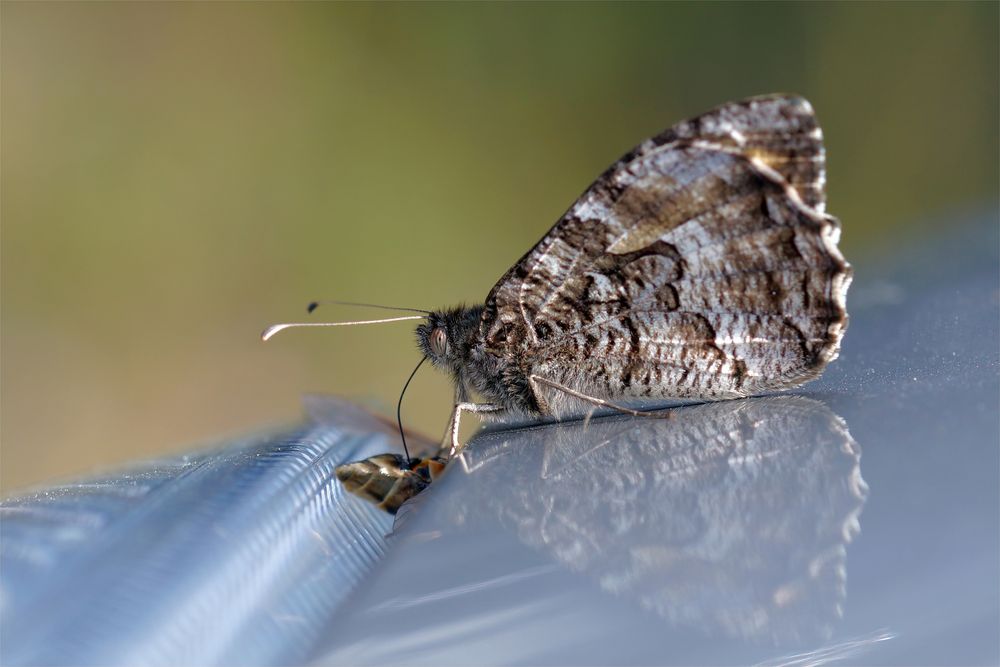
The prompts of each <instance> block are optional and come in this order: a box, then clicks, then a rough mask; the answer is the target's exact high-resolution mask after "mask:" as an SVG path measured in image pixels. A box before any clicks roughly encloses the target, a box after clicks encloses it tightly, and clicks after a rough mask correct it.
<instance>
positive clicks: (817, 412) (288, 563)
mask: <svg viewBox="0 0 1000 667" xmlns="http://www.w3.org/2000/svg"><path fill="white" fill-rule="evenodd" d="M998 246H1000V238H998V224H997V219H996V215H995V214H991V215H984V216H980V217H979V219H978V220H973V221H970V222H963V223H958V222H956V223H955V224H954V225H953V226H951V227H949V228H948V229H947V231H946V232H945V233H942V234H939V235H938V236H936V237H925V240H924V241H919V240H917V241H914V242H912V243H908V244H905V245H903V246H901V247H899V248H896V249H895V250H894V251H893V252H892V253H891V254H890V255H888V256H886V257H885V258H868V260H867V261H865V260H861V261H857V263H856V278H855V282H854V286H853V287H852V290H851V292H850V295H849V306H850V313H851V325H850V329H849V331H848V333H847V336H846V338H845V340H844V346H843V351H842V354H841V358H840V359H839V360H838V361H837V362H835V363H834V364H833V365H831V366H830V368H829V369H828V370H827V373H826V374H825V375H824V377H823V378H822V379H821V380H819V381H818V382H815V383H813V384H810V385H808V386H807V387H806V388H805V390H804V391H799V392H794V393H792V394H784V395H780V396H772V397H762V398H755V399H749V400H743V401H729V402H722V403H713V404H704V405H691V406H684V407H679V408H676V409H674V410H673V411H672V412H673V417H672V418H671V419H669V420H645V419H632V418H622V417H618V416H610V417H601V418H596V419H593V420H590V421H587V422H582V421H580V422H567V423H564V424H550V425H536V426H527V427H523V428H518V429H506V430H499V429H498V430H492V431H488V432H484V433H482V434H481V435H479V436H478V437H476V438H475V439H474V440H473V441H472V442H471V443H470V445H469V447H468V448H467V450H466V452H465V454H464V455H463V458H462V461H461V463H460V464H458V465H452V466H451V467H450V468H449V470H448V472H447V474H446V475H445V476H444V477H443V478H442V479H441V480H440V481H438V482H435V483H434V485H433V486H432V487H431V488H430V489H429V490H428V491H426V492H425V493H423V494H422V495H421V496H419V497H417V498H416V499H415V500H414V501H413V502H411V503H410V504H408V505H406V506H404V508H403V509H402V510H401V512H400V515H399V517H398V519H397V521H396V526H395V531H394V533H393V535H392V536H391V537H390V539H389V540H388V541H386V540H385V539H384V537H383V535H384V534H385V533H387V532H388V531H389V530H390V527H391V526H392V521H391V519H390V517H388V516H387V515H384V514H382V513H380V512H378V511H376V510H374V508H372V507H370V506H368V505H366V504H364V503H363V502H362V501H360V500H357V499H355V498H353V497H345V495H344V493H343V491H342V489H341V487H340V486H339V484H338V483H337V482H336V480H335V477H334V476H333V470H334V467H335V466H336V465H337V464H339V463H342V462H344V461H346V460H354V459H358V458H364V457H367V456H370V455H372V454H376V453H380V452H382V451H389V450H394V449H395V447H396V440H397V437H396V435H395V434H394V432H393V430H392V428H391V426H388V427H387V426H386V425H385V424H384V423H383V422H380V421H378V420H376V419H373V418H371V417H369V416H367V415H366V414H365V413H363V412H361V411H359V410H357V409H355V408H353V407H352V406H351V405H350V404H346V403H343V402H329V401H312V402H311V403H310V404H309V406H308V407H309V412H310V414H311V415H312V419H311V421H309V423H307V424H306V425H304V426H301V427H298V428H296V429H292V430H289V431H286V432H281V433H277V434H272V435H261V436H259V437H256V438H252V439H244V440H239V441H234V442H232V443H229V444H228V445H226V446H225V447H222V448H220V449H216V450H209V451H205V452H201V453H198V454H193V455H191V456H189V457H183V458H179V459H176V460H169V461H160V462H154V463H151V464H147V465H144V466H139V467H137V468H135V469H133V470H132V471H130V472H126V473H121V474H117V475H108V476H106V477H104V478H101V479H92V480H88V481H86V482H83V483H76V484H65V485H61V486H58V487H53V488H49V489H46V490H41V491H38V492H36V493H32V494H26V495H23V496H19V497H16V498H10V499H7V500H5V501H4V502H3V504H2V505H0V518H2V524H0V530H2V541H0V633H2V636H0V662H2V663H3V664H114V665H132V664H135V665H140V664H144V665H145V664H148V665H161V664H162V665H166V664H199V665H210V664H222V665H228V664H300V663H306V662H311V663H314V664H335V665H343V664H379V665H381V664H468V663H476V664H538V665H564V664H752V663H758V664H766V665H819V664H824V663H828V662H832V661H837V660H840V661H845V662H850V663H855V664H856V663H863V664H899V665H913V664H997V663H998V662H1000V648H998V630H997V628H998V624H1000V593H998V591H1000V577H998V553H1000V540H998V530H1000V529H998V526H1000V492H998V486H1000V485H998V478H1000V455H998V450H1000V443H998V438H1000V410H998V407H1000V349H998V345H1000V330H998V329H1000V281H998V275H1000V270H998V266H1000V258H998ZM442 409H446V408H445V407H444V406H442Z"/></svg>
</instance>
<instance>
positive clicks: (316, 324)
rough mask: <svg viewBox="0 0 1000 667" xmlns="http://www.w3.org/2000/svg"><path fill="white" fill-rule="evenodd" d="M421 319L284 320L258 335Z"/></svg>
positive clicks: (266, 336) (420, 316) (414, 317)
mask: <svg viewBox="0 0 1000 667" xmlns="http://www.w3.org/2000/svg"><path fill="white" fill-rule="evenodd" d="M423 319H426V318H424V316H423V315H407V316H405V317H389V318H386V319H384V320H357V321H355V322H285V323H284V324H272V325H271V326H269V327H268V328H266V329H264V332H263V333H262V334H261V335H260V337H261V340H267V339H269V338H270V337H271V336H273V335H274V334H276V333H278V332H279V331H282V330H284V329H291V328H294V327H351V326H354V325H356V324H382V323H383V322H403V321H405V320H423Z"/></svg>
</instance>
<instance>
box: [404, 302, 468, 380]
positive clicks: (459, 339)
mask: <svg viewBox="0 0 1000 667" xmlns="http://www.w3.org/2000/svg"><path fill="white" fill-rule="evenodd" d="M481 310H482V309H481V308H462V307H459V308H454V309H451V310H443V311H438V312H435V313H430V314H429V315H428V316H427V321H426V322H424V323H423V324H421V325H420V326H418V327H417V345H418V346H419V347H420V351H421V352H423V353H424V356H425V357H427V358H428V359H430V361H431V363H432V364H434V365H435V366H444V367H450V366H454V365H455V364H456V363H459V362H460V361H461V359H462V358H463V356H464V352H465V350H467V348H468V346H469V343H470V336H473V335H474V334H475V332H476V331H477V330H478V326H479V313H480V311H481Z"/></svg>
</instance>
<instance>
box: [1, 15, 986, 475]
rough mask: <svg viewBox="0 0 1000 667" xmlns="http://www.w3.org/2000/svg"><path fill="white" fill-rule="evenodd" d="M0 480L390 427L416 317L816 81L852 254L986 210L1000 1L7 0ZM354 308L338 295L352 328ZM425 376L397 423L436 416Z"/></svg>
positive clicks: (873, 251)
mask: <svg viewBox="0 0 1000 667" xmlns="http://www.w3.org/2000/svg"><path fill="white" fill-rule="evenodd" d="M0 19H2V20H0V189H2V199H0V217H2V228H0V233H2V237H0V249H2V319H0V327H2V329H0V333H2V347H0V354H2V358H0V362H2V378H0V380H2V385H0V392H2V393H0V459H2V461H0V488H2V490H3V491H4V492H5V493H7V492H11V491H13V490H16V489H18V488H21V487H23V486H25V485H29V484H32V483H35V482H39V481H42V480H46V479H49V478H52V477H58V476H65V475H71V474H78V473H84V472H87V471H90V470H93V469H94V468H95V467H101V466H108V465H115V464H118V463H121V462H124V461H128V460H131V459H141V458H149V457H151V456H156V455H159V454H162V453H166V452H171V451H181V450H185V449H190V448H191V447H193V446H195V445H197V444H198V443H200V442H206V441H211V440H214V439H217V438H220V437H223V436H225V435H228V434H236V433H246V432H252V431H254V430H256V429H260V428H263V427H267V426H269V425H273V424H278V423H283V422H291V421H294V420H296V419H298V418H299V399H300V396H301V394H303V393H305V392H328V393H337V394H340V395H345V396H350V397H352V398H354V399H356V400H359V401H361V402H362V403H365V404H366V405H369V406H371V407H372V408H373V409H375V410H377V411H379V412H382V413H384V414H386V415H391V414H392V413H393V411H394V405H395V400H396V398H397V396H398V393H399V390H400V388H401V387H402V383H403V381H404V380H405V379H406V376H407V374H408V373H409V372H410V370H411V369H412V367H413V366H414V364H415V363H416V361H417V359H418V354H417V352H416V350H415V348H414V345H413V335H412V327H411V326H410V325H411V324H412V323H402V324H387V325H382V326H378V327H366V328H360V327H359V328H355V329H337V330H324V331H317V330H300V331H292V332H288V333H284V334H282V335H280V336H279V337H277V338H276V339H275V340H274V341H272V342H270V343H268V344H262V343H261V342H260V340H259V333H260V331H261V330H262V329H263V327H264V326H265V325H267V324H269V323H272V322H276V321H288V320H298V319H301V318H303V317H304V316H305V313H304V309H305V305H306V303H308V302H309V301H310V300H312V299H316V298H339V299H347V300H361V301H374V302H380V303H387V304H392V305H404V306H411V307H417V308H435V307H439V306H444V305H451V304H455V303H457V302H462V301H465V302H477V301H481V300H482V299H483V298H484V297H485V295H486V293H487V292H488V290H489V289H490V287H491V286H492V285H493V283H494V282H495V281H496V279H497V278H499V276H500V275H501V274H502V273H503V272H504V270H506V269H507V268H508V266H510V264H512V263H513V262H514V261H515V260H517V258H518V257H520V256H521V254H522V253H523V252H525V251H526V250H527V249H528V248H529V247H530V246H531V245H532V244H533V243H534V242H535V241H536V240H537V239H538V238H539V237H541V235H542V234H543V233H544V232H545V231H546V230H547V229H548V227H549V226H550V224H551V223H552V222H553V221H554V220H555V219H556V218H557V217H558V216H559V215H560V214H561V213H562V212H563V211H564V210H565V209H566V208H567V207H568V206H569V205H570V204H571V203H572V201H573V199H574V198H575V197H576V196H577V195H578V194H579V193H580V192H581V191H582V190H583V189H584V188H585V187H586V186H587V185H588V184H589V183H590V182H591V180H592V179H593V178H594V177H595V176H596V175H597V174H599V173H600V172H601V171H602V170H603V169H604V168H605V167H606V166H607V165H608V164H610V163H611V162H612V161H613V160H615V159H616V158H617V157H618V156H619V155H620V154H622V153H624V152H625V151H626V150H628V149H629V148H630V147H631V146H633V145H634V144H636V143H638V142H639V141H640V140H642V139H643V138H645V137H646V136H648V135H651V134H654V133H656V132H658V131H660V130H661V129H663V128H664V127H666V126H668V125H670V124H672V123H674V122H676V121H678V120H681V119H683V118H685V117H687V116H690V115H693V114H696V113H698V112H701V111H703V110H706V109H707V108H710V107H712V106H714V105H716V104H719V103H722V102H724V101H727V100H731V99H737V98H741V97H745V96H748V95H754V94H761V93H767V92H776V91H794V92H798V93H801V94H804V95H805V96H807V97H808V98H809V99H810V100H811V101H812V102H813V104H814V106H815V108H816V109H817V112H818V114H819V116H820V121H821V122H822V124H823V127H824V130H825V134H826V138H827V148H828V156H829V195H830V211H831V212H832V213H834V214H836V215H838V216H839V217H841V219H842V220H843V224H844V239H843V243H842V247H843V249H844V251H845V254H847V256H848V258H851V257H852V256H857V255H859V254H860V255H867V256H869V257H878V255H879V253H881V252H887V251H888V250H889V249H890V248H891V247H892V245H893V244H894V243H896V242H897V240H898V239H899V237H900V235H905V234H907V233H908V231H910V230H911V229H912V227H913V223H914V222H915V221H920V220H928V219H933V218H934V217H935V216H936V215H937V214H939V213H940V212H942V211H946V210H953V209H955V208H961V207H968V206H976V205H981V204H983V203H991V202H995V200H996V196H997V183H998V167H997V155H998V131H997V117H998V92H997V88H998V83H997V82H998V79H1000V71H998V62H1000V57H998V56H1000V54H998V42H1000V39H998V29H997V26H998V5H997V3H941V4H939V3H917V4H906V3H891V4H869V3H864V4H862V3H844V4H832V5H825V4H757V3H754V4H719V3H711V4H697V5H695V4H677V3H667V4H591V3H588V4H563V3H559V4H384V3H377V4H319V3H289V4H285V3H279V4H267V3H253V4H250V3H207V4H200V3H198V4H196V3H163V4H151V3H21V2H4V3H2V4H0ZM371 314H372V313H370V312H367V311H354V310H341V309H329V310H327V311H326V312H322V311H318V312H317V313H316V314H315V316H314V317H316V318H317V319H319V318H327V319H349V318H357V317H361V316H367V315H371ZM450 405H451V395H450V389H449V388H448V383H447V381H446V379H445V378H444V377H442V376H440V375H438V374H436V373H434V372H433V371H430V370H426V371H421V374H420V375H418V376H417V379H416V380H415V381H414V385H413V386H411V389H410V392H409V394H408V396H407V400H406V403H405V404H404V416H405V420H406V422H407V424H408V425H410V426H413V427H415V428H417V429H420V430H424V431H427V432H429V433H431V434H433V435H434V436H436V435H437V434H438V433H440V431H441V429H443V427H444V424H445V421H446V420H447V417H448V413H449V408H450Z"/></svg>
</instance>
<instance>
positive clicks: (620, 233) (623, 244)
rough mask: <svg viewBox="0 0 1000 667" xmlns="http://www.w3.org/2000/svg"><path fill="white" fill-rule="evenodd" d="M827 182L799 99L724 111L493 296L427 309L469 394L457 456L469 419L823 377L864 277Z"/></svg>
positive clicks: (709, 116) (619, 183)
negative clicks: (831, 209)
mask: <svg viewBox="0 0 1000 667" xmlns="http://www.w3.org/2000/svg"><path fill="white" fill-rule="evenodd" d="M825 182H826V171H825V151H824V148H823V134H822V130H821V129H820V127H819V124H818V123H817V121H816V117H815V114H814V112H813V109H812V106H811V105H810V104H809V102H807V101H806V100H805V99H803V98H801V97H797V96H793V95H780V94H779V95H767V96H761V97H754V98H750V99H746V100H742V101H738V102H730V103H727V104H724V105H722V106H720V107H717V108H715V109H713V110H711V111H708V112H706V113H704V114H702V115H700V116H697V117H695V118H692V119H690V120H686V121H683V122H681V123H678V124H677V125H674V126H673V127H671V128H670V129H668V130H666V131H664V132H662V133H660V134H658V135H656V136H655V137H652V138H650V139H647V140H646V141H644V142H642V143H641V144H639V145H638V146H637V147H635V148H634V149H632V150H631V151H629V152H628V153H626V154H625V155H624V156H623V157H622V158H621V159H619V160H618V161H617V162H615V163H614V164H613V165H611V166H610V167H609V168H608V169H607V170H606V171H605V172H604V173H603V174H601V176H600V177H598V179H597V180H596V181H594V183H593V184H592V185H591V186H590V187H589V188H587V190H586V191H585V192H584V193H583V194H582V195H581V196H580V197H579V198H578V199H577V200H576V202H575V203H574V204H573V205H572V206H571V207H570V208H569V210H568V211H566V213H565V214H563V216H562V217H561V218H560V219H559V220H558V221H557V222H556V223H555V225H554V226H553V227H552V228H551V229H550V230H549V231H548V233H547V234H546V235H545V236H544V237H543V238H542V239H541V241H539V242H538V243H537V244H535V246H534V247H533V248H531V250H529V251H528V252H527V253H526V254H525V255H524V256H523V257H522V258H521V259H520V260H518V261H517V262H516V263H515V264H514V265H513V266H512V267H511V268H510V269H509V270H508V271H507V273H505V274H504V275H503V277H501V278H500V280H499V281H498V282H497V283H496V285H494V287H493V289H492V290H490V292H489V294H488V295H487V296H486V299H485V302H484V303H483V304H482V305H476V306H472V307H458V308H451V309H446V310H440V311H436V312H430V313H427V314H426V316H420V317H419V319H423V320H424V322H423V323H422V324H421V325H419V326H418V327H417V330H416V335H417V343H418V346H419V349H420V351H421V352H422V353H423V355H424V358H423V359H422V361H421V363H422V362H423V360H430V362H431V363H432V364H433V365H434V366H436V367H438V368H439V369H441V370H443V371H445V372H447V373H449V374H450V375H451V377H452V380H453V383H454V386H455V401H454V409H453V413H452V418H451V420H450V423H449V436H446V437H447V438H448V440H450V447H448V446H447V443H446V447H445V448H442V451H441V452H440V453H439V454H443V452H444V450H445V449H448V454H449V455H448V458H450V457H452V456H454V455H455V454H456V453H457V452H459V451H460V450H461V448H462V445H461V444H460V443H459V440H458V432H459V423H460V419H461V416H462V414H463V413H466V412H468V413H475V414H479V415H482V416H483V417H485V418H487V419H497V418H508V417H522V418H523V417H527V418H538V417H548V416H553V417H562V416H566V415H568V414H572V413H576V412H580V411H582V410H586V409H591V410H592V409H594V408H609V409H612V410H616V411H619V412H624V413H628V414H633V415H645V414H648V413H645V412H642V411H639V410H635V409H633V408H631V407H628V406H626V405H624V404H623V403H629V402H633V401H643V400H662V399H695V400H720V399H732V398H740V397H745V396H752V395H756V394H760V393H763V392H767V391H773V390H780V389H788V388H792V387H797V386H799V385H801V384H803V383H805V382H808V381H809V380H812V379H815V378H817V377H819V375H820V374H821V373H822V372H823V370H824V368H825V367H826V366H827V364H829V363H830V362H831V361H832V360H833V359H835V358H836V357H837V354H838V351H839V349H840V342H841V339H842V337H843V335H844V331H845V330H846V328H847V321H848V317H847V310H846V294H847V289H848V286H849V285H850V282H851V276H852V272H851V267H850V265H849V264H848V263H847V261H846V260H845V259H844V257H843V255H842V254H841V253H840V250H839V249H838V247H837V244H838V242H839V238H840V224H839V222H838V221H837V219H836V218H834V217H832V216H830V215H828V214H827V213H826V210H825V209H826V195H825ZM400 319H402V318H400ZM418 367H419V366H418ZM414 372H415V371H414ZM411 377H412V376H411ZM668 414H669V413H668ZM404 473H405V470H404V471H402V472H401V474H404Z"/></svg>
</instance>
